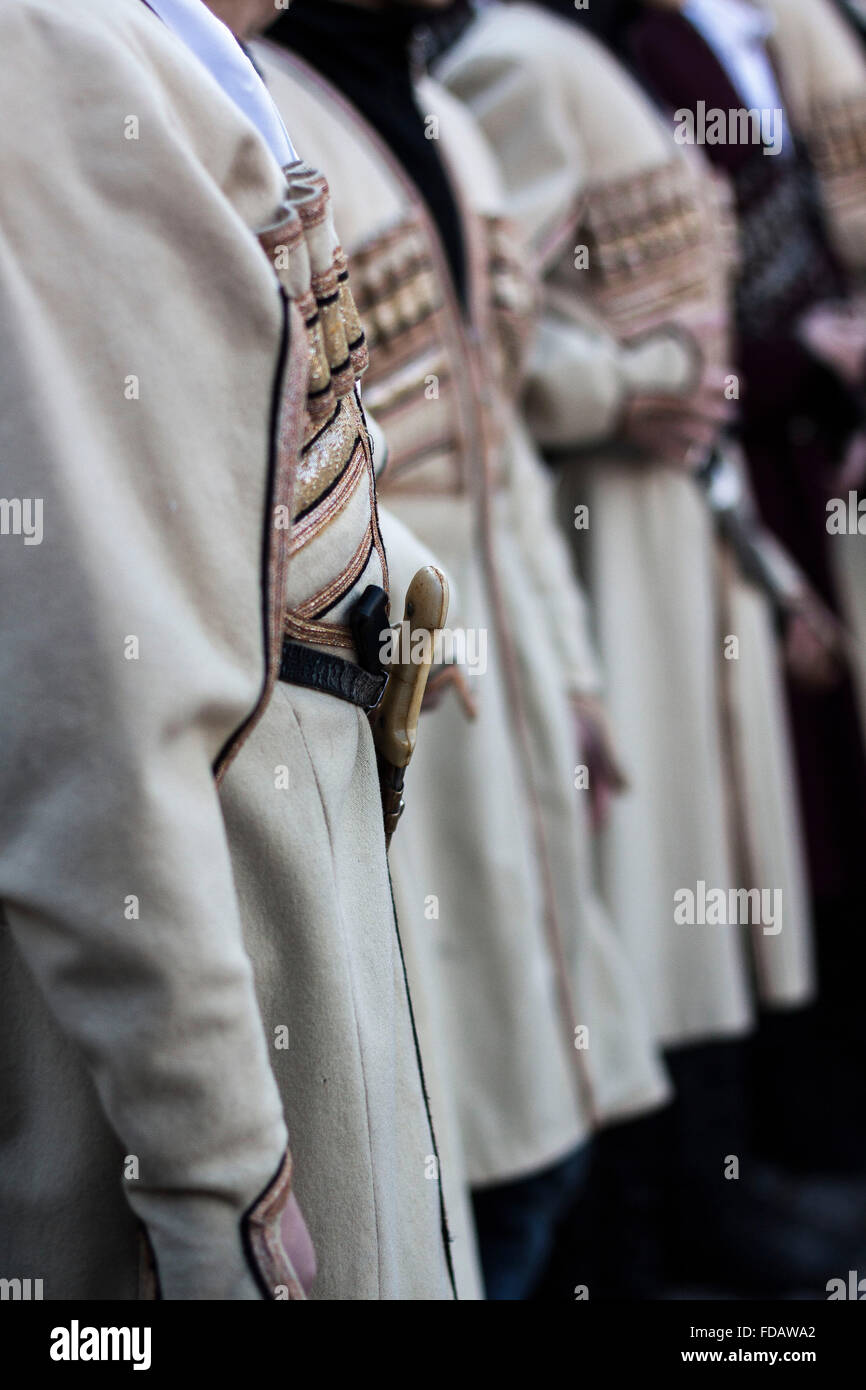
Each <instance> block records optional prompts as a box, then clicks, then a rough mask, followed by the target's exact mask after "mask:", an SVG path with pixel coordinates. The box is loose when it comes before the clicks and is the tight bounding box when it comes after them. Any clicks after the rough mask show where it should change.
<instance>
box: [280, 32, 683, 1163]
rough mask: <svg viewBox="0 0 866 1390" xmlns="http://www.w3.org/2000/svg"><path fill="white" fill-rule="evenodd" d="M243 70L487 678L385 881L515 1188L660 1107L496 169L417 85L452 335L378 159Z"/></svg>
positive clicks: (435, 729) (304, 97) (411, 516)
mask: <svg viewBox="0 0 866 1390" xmlns="http://www.w3.org/2000/svg"><path fill="white" fill-rule="evenodd" d="M256 57H257V61H258V62H259V63H260V65H261V66H262V67H263V69H264V71H265V74H266V77H267V80H268V82H269V85H270V87H271V91H272V94H273V95H274V97H275V99H276V100H277V104H278V105H279V106H280V107H281V109H282V111H283V114H284V115H285V116H288V115H289V113H291V118H292V130H293V138H294V139H295V141H296V143H297V145H298V147H299V148H300V149H302V150H304V151H309V152H310V154H311V156H312V157H314V158H315V159H317V160H319V161H325V160H327V164H328V176H329V182H330V185H331V191H332V196H333V198H334V202H335V206H336V208H337V209H338V212H339V222H340V228H341V233H342V235H343V237H344V245H345V249H346V251H347V253H348V255H349V260H350V264H351V267H352V280H353V285H354V287H355V291H356V295H357V297H358V305H359V308H360V310H361V313H362V317H363V319H364V322H365V326H366V329H367V333H368V337H369V340H370V353H371V366H370V371H369V373H368V375H367V377H366V378H365V384H364V398H365V401H367V402H369V403H370V406H371V408H372V409H373V411H374V412H375V414H376V418H377V420H378V421H379V423H380V424H381V426H382V428H383V430H384V431H385V433H386V435H387V438H388V445H389V463H388V465H387V467H386V469H385V473H384V475H383V479H382V493H383V496H384V498H385V500H386V502H387V504H388V506H389V508H391V509H392V510H394V511H395V512H396V513H397V514H398V515H399V517H400V518H401V519H402V520H404V521H405V522H407V523H408V525H409V526H410V527H411V529H412V530H413V531H414V532H416V533H417V534H418V535H420V536H421V537H422V539H423V540H424V541H425V542H426V543H427V544H428V545H429V546H430V547H431V548H432V549H433V550H434V551H435V553H436V554H437V555H438V556H440V557H441V558H442V560H443V561H444V563H445V565H446V567H447V569H448V571H449V573H450V574H451V575H453V576H454V578H455V580H456V584H457V589H458V592H459V607H458V608H457V609H455V610H454V611H452V614H451V615H450V618H449V625H453V626H457V625H458V624H462V625H464V626H465V627H466V628H468V629H469V630H470V631H472V632H474V633H479V632H480V633H483V634H484V636H485V638H486V641H487V651H486V661H487V667H486V671H485V673H484V674H483V675H481V674H477V675H475V676H470V677H469V685H470V688H471V691H472V693H473V694H474V696H475V698H476V700H477V704H478V717H477V719H476V720H475V721H474V722H472V723H467V721H466V718H465V715H464V713H463V710H462V709H461V707H460V704H459V702H458V701H457V699H456V698H454V697H453V696H451V697H449V698H448V699H447V700H446V701H445V702H444V704H443V705H442V707H440V708H439V709H438V710H437V711H435V713H432V714H427V715H425V716H424V719H423V721H422V733H423V735H424V738H423V741H422V743H421V746H420V748H419V751H418V753H416V762H415V764H414V765H413V769H412V773H413V783H412V787H411V789H410V790H409V793H408V795H407V802H408V808H407V811H406V814H405V816H404V819H403V822H402V823H401V826H400V830H399V832H398V835H397V837H396V838H395V841H394V846H393V849H392V855H391V860H392V873H393V877H394V882H395V889H396V896H397V900H398V904H399V908H400V918H401V922H402V923H403V924H404V928H405V929H406V931H407V934H408V936H409V937H410V939H411V943H412V944H411V952H412V955H413V958H414V959H415V961H416V965H417V968H418V971H419V974H421V972H423V975H422V978H421V987H423V986H424V983H425V981H426V983H427V988H426V989H425V995H427V996H428V1000H429V1004H430V1015H431V1018H438V1020H439V1021H440V1022H441V1024H442V1027H443V1031H444V1035H445V1037H446V1039H447V1043H448V1055H449V1057H450V1062H451V1065H450V1078H449V1077H448V1076H447V1075H446V1076H445V1077H444V1085H443V1089H445V1090H447V1089H448V1087H449V1086H450V1087H451V1088H453V1090H454V1093H455V1094H456V1098H457V1111H458V1118H459V1128H460V1139H461V1144H462V1149H463V1154H464V1159H465V1165H466V1172H467V1175H468V1178H469V1180H470V1181H471V1182H472V1183H475V1184H480V1183H485V1182H493V1181H501V1180H505V1179H507V1178H512V1177H519V1176H522V1175H525V1174H528V1173H530V1172H532V1171H534V1170H536V1169H538V1168H540V1167H542V1166H544V1165H545V1164H547V1163H550V1162H553V1161H555V1160H556V1159H558V1158H560V1157H562V1156H564V1155H565V1154H566V1153H567V1152H568V1151H569V1150H570V1149H572V1148H573V1147H575V1146H576V1145H577V1144H578V1143H579V1142H581V1140H582V1139H583V1138H584V1137H585V1136H586V1135H587V1133H588V1132H589V1131H590V1128H591V1125H592V1123H593V1120H594V1119H595V1118H597V1117H603V1118H611V1117H613V1116H614V1115H625V1114H629V1113H633V1112H634V1111H636V1110H640V1109H641V1108H642V1107H645V1106H649V1105H651V1104H653V1103H656V1102H657V1101H658V1100H659V1099H660V1098H661V1096H662V1095H663V1094H664V1087H663V1082H662V1079H661V1076H660V1073H659V1071H658V1068H657V1065H656V1063H655V1061H654V1059H653V1057H652V1053H651V1050H650V1048H649V1046H648V1041H647V1037H646V1032H645V1029H644V1027H643V1026H642V1015H641V1005H640V1000H639V997H638V992H637V988H636V985H635V983H634V981H633V980H632V979H631V976H630V975H629V973H628V970H627V968H626V966H625V962H624V960H623V957H622V953H621V951H620V949H619V948H618V946H617V943H616V940H615V938H614V936H613V933H612V932H611V931H610V929H609V927H608V925H607V923H606V921H605V920H604V918H603V914H602V912H601V909H600V907H599V905H598V903H597V902H596V901H595V899H594V897H593V895H592V892H591V890H590V873H589V868H588V865H587V864H586V856H587V846H588V839H587V831H586V829H585V826H584V823H583V807H582V802H581V795H582V794H581V793H580V792H576V791H575V788H574V785H573V777H574V763H575V761H576V758H575V756H574V753H573V747H572V745H573V739H574V731H573V728H572V725H571V721H570V716H569V711H568V703H567V696H568V692H569V690H578V689H588V688H594V686H595V682H596V673H595V670H594V668H593V666H592V662H591V658H590V655H589V652H588V650H587V644H586V642H585V641H584V636H585V633H584V628H583V626H582V610H581V607H580V599H579V596H578V595H577V594H576V592H575V591H574V586H573V581H572V579H571V577H570V574H569V565H568V559H567V554H566V552H565V549H564V547H563V546H562V542H561V540H560V538H559V537H558V534H557V531H556V528H555V525H554V524H553V513H552V506H551V503H550V498H549V496H547V495H546V489H547V488H548V486H549V485H548V483H547V480H546V479H545V478H544V476H543V474H542V473H541V469H540V465H539V462H538V459H537V457H536V455H535V452H534V450H533V448H532V445H531V443H530V440H529V437H528V435H527V434H526V433H525V431H523V429H522V426H521V424H520V422H519V420H518V418H517V417H516V415H515V413H514V412H513V410H512V409H511V408H510V406H509V404H508V401H507V399H506V396H505V393H504V386H505V380H506V378H505V377H504V375H503V371H504V360H503V359H504V358H508V356H509V354H510V352H511V351H512V350H514V351H516V352H518V353H519V349H520V346H521V341H520V340H521V336H522V335H523V334H525V328H523V327H522V324H523V321H524V319H525V318H526V315H527V311H528V309H531V304H529V305H528V304H527V300H526V294H527V287H526V286H525V285H524V284H523V283H522V280H521V276H520V275H519V274H517V273H516V269H518V268H519V253H518V257H517V261H518V265H517V267H516V266H515V259H514V251H513V249H512V248H511V243H510V239H509V237H508V234H507V229H506V227H505V226H504V225H503V223H502V219H501V217H500V216H499V215H498V207H497V198H498V187H497V176H496V171H495V166H494V165H493V163H492V161H491V159H490V156H489V152H488V151H487V149H486V146H485V143H484V141H483V139H482V138H481V136H480V134H479V132H478V131H477V128H476V127H475V124H474V122H473V121H472V120H471V118H470V117H469V115H468V113H467V112H466V111H465V110H464V109H463V108H462V107H460V106H459V105H458V104H457V103H455V102H454V101H453V99H452V98H449V97H448V95H447V93H445V92H444V91H443V90H442V89H441V88H440V87H438V86H437V85H436V84H433V83H426V82H425V83H423V84H422V86H421V88H420V89H419V96H418V100H419V105H420V107H421V109H422V111H423V112H424V113H425V114H426V113H430V114H431V115H435V116H436V118H437V120H438V122H439V138H440V139H441V142H442V149H443V152H444V156H445V159H446V164H447V167H448V168H449V170H450V172H451V175H452V179H453V183H454V186H455V190H456V193H457V196H458V199H459V202H460V205H461V213H462V218H463V227H464V234H465V236H466V244H467V249H468V256H469V266H470V284H471V287H472V288H471V296H472V299H473V304H472V322H471V324H470V325H467V324H466V322H465V320H464V319H463V317H462V315H461V312H460V309H459V307H458V305H457V304H456V302H455V300H454V296H453V293H452V291H451V289H450V277H449V273H448V271H447V269H446V265H445V260H444V255H443V252H442V248H441V245H440V243H439V238H438V235H437V233H436V231H435V228H434V227H433V224H432V221H431V219H430V216H429V214H428V212H427V210H426V208H425V207H424V206H423V204H422V202H421V200H420V198H419V196H418V194H417V192H416V190H415V189H414V187H413V186H412V185H411V184H410V182H409V180H408V179H407V177H406V175H405V174H404V173H403V172H402V170H400V169H399V168H398V166H397V164H396V162H395V161H394V159H393V157H392V156H391V155H390V153H389V152H388V151H387V150H386V149H385V147H384V146H383V145H382V143H381V141H380V140H379V139H378V137H377V136H376V135H375V134H374V133H373V132H372V131H371V130H370V129H369V127H367V126H366V124H365V122H363V120H362V119H361V117H360V116H359V115H358V113H357V112H355V111H354V110H352V109H351V108H349V107H348V106H347V105H346V104H345V103H341V101H340V99H339V98H338V97H337V95H336V94H335V93H334V91H333V89H332V88H331V87H330V86H328V84H326V83H325V82H323V81H322V80H321V79H320V78H318V77H317V76H316V75H315V74H313V73H312V72H311V70H310V69H309V68H308V67H307V66H306V65H305V64H304V63H302V62H301V61H299V60H297V59H295V58H294V57H291V56H290V55H288V54H286V53H285V52H284V51H282V50H279V49H276V48H275V47H273V46H272V45H270V44H267V43H265V44H260V45H258V46H257V47H256ZM433 980H436V981H437V982H438V987H437V988H435V989H433V988H430V985H431V982H432V981H433ZM416 992H419V991H416ZM571 1010H576V1017H573V1016H572V1013H571ZM566 1016H567V1019H568V1021H567V1022H566ZM575 1022H577V1023H578V1024H579V1025H583V1026H584V1027H586V1028H587V1029H588V1039H589V1048H588V1049H587V1050H582V1049H579V1048H576V1047H575V1046H574V1035H573V1028H574V1023H575ZM581 1040H582V1041H585V1036H584V1038H583V1039H581ZM427 1041H428V1040H427V1039H425V1043H426V1042H427ZM430 1041H431V1042H432V1041H433V1040H432V1039H431V1040H430ZM427 1052H428V1048H427V1047H425V1053H427ZM452 1148H453V1145H452Z"/></svg>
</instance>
